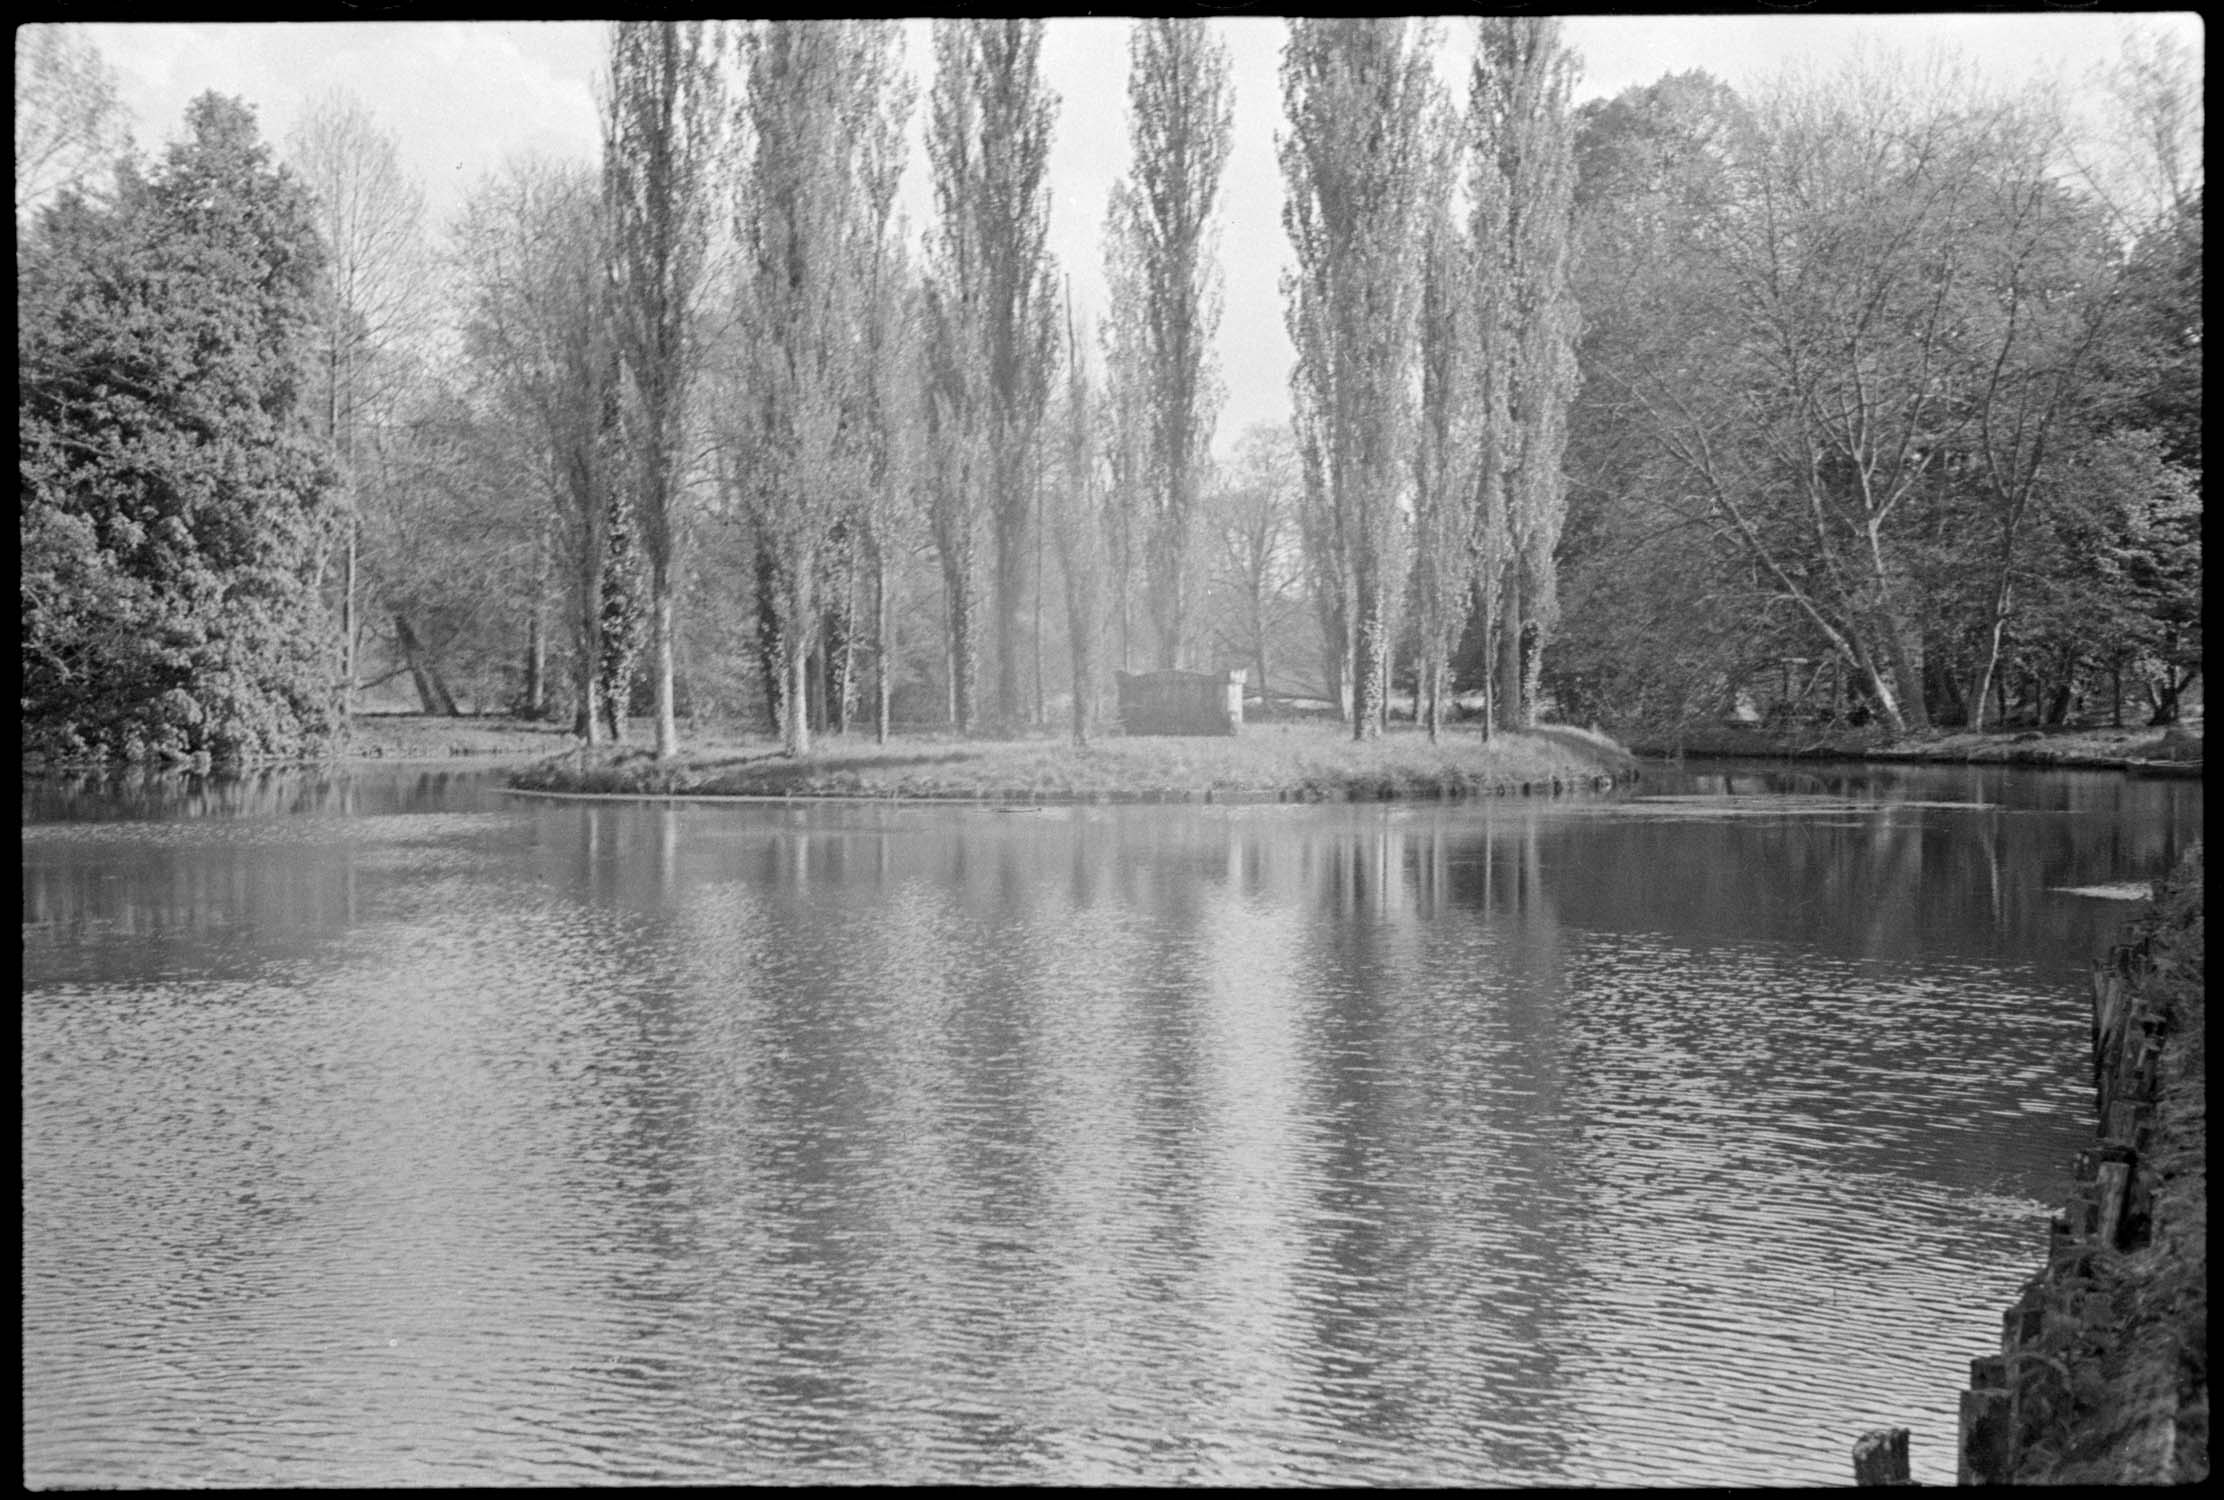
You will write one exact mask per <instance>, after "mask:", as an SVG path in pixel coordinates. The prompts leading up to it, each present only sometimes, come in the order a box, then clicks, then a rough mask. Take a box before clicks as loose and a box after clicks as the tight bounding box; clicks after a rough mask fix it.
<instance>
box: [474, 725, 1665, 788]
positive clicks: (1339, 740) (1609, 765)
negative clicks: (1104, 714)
mask: <svg viewBox="0 0 2224 1500" xmlns="http://www.w3.org/2000/svg"><path fill="white" fill-rule="evenodd" d="M1635 766H1636V761H1635V758H1634V757H1632V756H1631V755H1630V754H1629V753H1628V752H1627V751H1626V750H1624V749H1622V747H1621V746H1619V745H1617V744H1615V743H1614V742H1613V741H1611V740H1609V739H1607V738H1605V737H1604V736H1603V735H1594V734H1592V733H1590V732H1588V731H1586V730H1580V729H1565V728H1559V727H1540V728H1538V729H1534V730H1530V731H1526V732H1524V733H1519V734H1501V735H1498V736H1496V737H1495V738H1493V739H1492V740H1490V741H1488V742H1487V743H1486V742H1485V741H1484V740H1483V739H1482V738H1481V737H1480V735H1478V734H1476V733H1474V732H1473V731H1467V732H1453V731H1450V730H1447V731H1446V732H1445V733H1444V734H1443V735H1442V736H1441V737H1440V738H1439V739H1438V740H1437V741H1435V742H1434V743H1431V742H1430V740H1429V739H1428V737H1427V736H1426V735H1425V734H1422V733H1421V732H1419V731H1418V730H1414V729H1410V728H1407V729H1399V728H1396V727H1393V729H1392V730H1391V732H1390V733H1388V734H1385V735H1383V736H1381V737H1380V738H1378V739H1373V740H1366V741H1355V740H1353V739H1352V738H1351V737H1350V735H1349V734H1348V733H1347V732H1344V731H1342V730H1340V729H1338V728H1337V727H1336V726H1334V725H1328V724H1262V725H1247V726H1245V728H1244V730H1243V732H1242V733H1241V734H1240V735H1236V736H1233V737H1230V738H1224V739H1222V738H1195V739H1192V738H1175V737H1163V736H1132V737H1130V736H1107V737H1104V738H1100V739H1096V740H1092V741H1091V742H1090V743H1089V744H1087V745H1076V744H1073V743H1071V742H1070V741H1067V740H1064V739H1057V738H1050V737H1041V738H1028V739H1002V740H973V739H961V738H958V737H955V736H947V735H914V736H904V737H901V738H898V739H894V740H891V742H890V743H889V744H887V745H876V744H874V743H873V741H872V740H871V738H870V737H869V736H846V737H845V736H832V737H827V738H823V739H821V740H819V741H818V742H817V745H816V747H815V748H814V750H813V752H812V753H811V754H810V755H808V756H805V757H801V758H790V757H788V756H785V755H783V754H781V753H780V750H779V748H778V747H777V746H776V745H773V744H770V743H767V742H761V741H760V742H746V743H736V742H734V741H732V740H727V741H723V742H721V741H718V740H710V741H707V742H705V743H703V744H700V745H698V746H696V747H694V748H691V749H688V750H686V751H684V752H683V753H682V754H681V755H679V756H677V757H675V758H673V759H672V760H670V761H658V760H656V759H655V758H654V757H653V756H651V755H649V754H648V753H647V751H646V750H645V749H640V748H633V749H623V748H621V749H617V750H610V749H603V750H599V751H579V750H575V751H572V752H569V753H566V754H564V755H560V756H556V757H553V758H551V759H549V760H546V761H543V762H542V763H540V764H539V765H536V766H533V767H531V768H529V769H528V770H525V771H522V772H520V773H518V774H517V775H516V776H515V777H513V778H512V781H511V784H512V785H513V786H516V787H518V788H520V789H523V790H532V791H554V792H574V793H580V792H588V793H607V794H619V795H637V796H758V797H767V796H769V797H888V798H926V799H983V800H994V801H1022V802H1025V801H1044V802H1051V801H1167V802H1171V801H1188V800H1201V799H1204V798H1208V797H1209V798H1213V799H1224V800H1240V799H1262V800H1269V799H1282V800H1292V801H1323V800H1345V799H1374V798H1392V797H1461V796H1479V795H1492V794H1506V793H1520V792H1523V791H1528V792H1550V791H1552V790H1554V789H1555V786H1556V785H1557V786H1558V787H1559V788H1562V789H1568V788H1574V787H1583V786H1590V785H1594V784H1596V783H1597V782H1599V781H1600V780H1602V779H1604V778H1609V777H1613V776H1617V775H1623V774H1626V773H1628V772H1629V771H1631V770H1633V769H1634V768H1635Z"/></svg>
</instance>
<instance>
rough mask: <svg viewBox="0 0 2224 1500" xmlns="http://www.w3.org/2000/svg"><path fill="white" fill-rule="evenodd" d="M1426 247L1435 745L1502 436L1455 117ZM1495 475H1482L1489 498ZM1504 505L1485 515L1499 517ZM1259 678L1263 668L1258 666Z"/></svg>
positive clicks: (1425, 676)
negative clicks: (1461, 205)
mask: <svg viewBox="0 0 2224 1500" xmlns="http://www.w3.org/2000/svg"><path fill="white" fill-rule="evenodd" d="M1430 139H1431V145H1432V161H1431V164H1430V171H1431V181H1430V184H1429V187H1428V189H1427V201H1428V203H1429V205H1430V207H1429V210H1428V229H1427V235H1428V239H1427V244H1426V247H1425V249H1424V251H1423V255H1424V260H1423V267H1422V284H1421V334H1420V337H1421V347H1420V366H1421V408H1420V419H1419V424H1418V431H1417V440H1416V442H1415V443H1414V449H1413V577H1412V580H1411V583H1410V585H1409V592H1410V594H1411V597H1412V600H1413V624H1414V634H1415V641H1416V647H1417V655H1418V660H1417V662H1416V670H1417V671H1418V672H1419V675H1420V687H1419V696H1418V697H1417V699H1416V701H1415V705H1414V707H1415V713H1416V715H1417V716H1418V717H1419V718H1420V719H1421V721H1422V722H1423V724H1425V725H1426V727H1427V729H1428V734H1429V738H1430V739H1432V740H1433V739H1435V738H1436V736H1437V732H1438V730H1439V729H1440V728H1441V727H1442V725H1443V718H1444V707H1443V705H1444V698H1445V695H1446V692H1447V690H1448V688H1449V686H1450V684H1449V681H1448V678H1449V675H1450V659H1451V653H1452V649H1453V647H1454V646H1455V645H1456V644H1457V641H1458V636H1459V629H1460V625H1461V622H1462V620H1463V618H1464V616H1465V613H1466V609H1467V606H1468V604H1469V602H1470V600H1471V598H1472V594H1473V585H1474V581H1475V575H1476V550H1477V545H1478V543H1479V542H1480V541H1481V540H1482V539H1483V538H1482V536H1481V535H1480V534H1479V533H1480V529H1481V528H1480V524H1479V523H1480V522H1481V521H1482V520H1483V518H1484V515H1485V514H1486V512H1485V511H1484V507H1483V504H1482V501H1483V499H1484V496H1483V492H1482V490H1481V485H1482V483H1483V482H1484V478H1485V476H1484V474H1483V465H1482V463H1481V462H1480V455H1479V453H1478V451H1477V449H1478V444H1479V441H1480V439H1482V438H1483V437H1485V436H1486V435H1489V434H1492V433H1494V432H1496V431H1498V430H1501V429H1502V426H1503V412H1502V411H1500V412H1499V413H1498V418H1499V420H1497V421H1493V420H1491V418H1490V416H1489V415H1486V413H1485V412H1484V411H1482V410H1481V409H1480V401H1481V398H1482V394H1483V393H1482V391H1481V389H1480V382H1479V380H1478V378H1477V376H1478V373H1479V372H1478V364H1479V356H1480V354H1481V352H1482V351H1481V348H1480V343H1481V340H1480V339H1479V338H1478V337H1477V328H1478V326H1483V325H1485V322H1486V316H1487V315H1488V314H1489V313H1490V310H1492V309H1494V308H1495V307H1496V295H1497V291H1498V288H1497V286H1496V284H1495V283H1492V284H1490V285H1489V286H1487V287H1484V286H1479V285H1478V279H1477V277H1476V274H1475V270H1476V266H1475V256H1474V252H1473V247H1472V245H1471V243H1470V240H1469V238H1468V235H1467V234H1466V233H1465V232H1464V231H1463V229H1462V227H1461V225H1460V223H1459V221H1458V219H1457V217H1456V216H1455V210H1454V206H1453V204H1454V198H1455V193H1454V188H1455V186H1456V183H1455V172H1456V169H1457V164H1458V160H1459V150H1458V148H1459V135H1458V131H1457V128H1456V125H1455V122H1454V120H1453V117H1452V115H1451V111H1450V110H1449V109H1448V108H1446V109H1440V110H1439V111H1438V112H1437V118H1436V120H1435V121H1434V123H1433V124H1432V126H1431V129H1430ZM1498 478H1499V476H1498V474H1497V471H1496V468H1495V466H1493V468H1492V472H1491V473H1490V475H1489V476H1488V479H1489V482H1490V484H1491V486H1492V498H1493V500H1495V492H1496V486H1497V483H1498ZM1502 511H1503V507H1502V506H1493V508H1492V509H1491V510H1490V511H1489V512H1488V514H1489V515H1491V516H1493V517H1495V516H1497V515H1500V514H1502ZM1262 670H1263V667H1262Z"/></svg>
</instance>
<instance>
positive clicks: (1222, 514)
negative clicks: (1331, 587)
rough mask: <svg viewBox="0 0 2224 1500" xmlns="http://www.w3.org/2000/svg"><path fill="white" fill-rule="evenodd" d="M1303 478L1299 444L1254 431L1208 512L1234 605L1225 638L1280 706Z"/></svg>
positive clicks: (1269, 427) (1219, 578)
mask: <svg viewBox="0 0 2224 1500" xmlns="http://www.w3.org/2000/svg"><path fill="white" fill-rule="evenodd" d="M1302 482H1303V481H1302V478H1301V476H1300V472H1299V464H1298V458H1297V445H1296V442H1295V441H1294V439H1292V437H1291V436H1290V430H1289V428H1287V427H1286V426H1283V425H1282V424H1281V423H1279V422H1261V423H1258V424H1255V425H1254V426H1252V427H1250V428H1247V429H1246V430H1245V431H1244V434H1243V437H1242V439H1241V440H1240V441H1239V442H1238V443H1237V444H1236V456H1235V462H1234V463H1233V464H1232V465H1231V466H1230V467H1229V468H1228V470H1227V471H1226V472H1224V473H1223V474H1222V475H1221V482H1220V484H1219V486H1218V489H1217V493H1216V494H1215V495H1214V497H1213V504H1212V506H1211V507H1210V509H1209V511H1208V521H1209V523H1210V525H1209V537H1210V540H1211V542H1212V543H1213V555H1212V567H1213V573H1214V580H1215V582H1216V583H1217V584H1218V585H1219V591H1220V593H1221V595H1222V597H1223V598H1224V599H1225V600H1226V601H1227V603H1228V606H1229V608H1228V616H1227V618H1228V621H1229V623H1228V626H1227V628H1226V633H1225V636H1224V639H1225V641H1226V644H1227V646H1228V647H1229V649H1230V652H1231V654H1233V655H1237V656H1239V657H1240V658H1241V659H1243V660H1245V661H1248V662H1249V663H1250V666H1251V671H1252V674H1253V676H1254V678H1255V686H1256V687H1257V688H1258V691H1259V697H1260V699H1261V700H1262V701H1264V702H1267V703H1271V702H1272V701H1273V685H1272V682H1271V681H1270V679H1269V678H1268V676H1267V669H1268V667H1269V666H1270V665H1271V664H1272V660H1273V659H1274V658H1275V648H1276V643H1277V642H1278V641H1279V639H1280V637H1281V635H1282V632H1281V630H1280V629H1279V628H1278V626H1279V625H1280V623H1281V618H1282V616H1283V614H1284V613H1285V611H1286V609H1287V607H1288V605H1289V604H1290V593H1291V590H1292V589H1293V588H1294V586H1295V585H1296V582H1297V579H1296V577H1295V576H1294V575H1295V572H1296V569H1295V568H1294V567H1293V562H1294V557H1293V554H1294V552H1295V550H1296V545H1295V544H1296V519H1297V507H1298V498H1299V494H1300V486H1301V484H1302Z"/></svg>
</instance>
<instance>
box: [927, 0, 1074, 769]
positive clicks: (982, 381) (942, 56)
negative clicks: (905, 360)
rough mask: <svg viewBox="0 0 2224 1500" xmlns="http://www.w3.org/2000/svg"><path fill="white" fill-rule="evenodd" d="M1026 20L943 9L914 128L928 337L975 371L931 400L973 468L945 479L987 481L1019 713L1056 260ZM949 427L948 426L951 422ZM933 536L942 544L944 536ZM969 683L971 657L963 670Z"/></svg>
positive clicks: (966, 717) (952, 545)
mask: <svg viewBox="0 0 2224 1500" xmlns="http://www.w3.org/2000/svg"><path fill="white" fill-rule="evenodd" d="M1042 36H1043V23H1042V22H1041V21H1039V20H1031V21H1030V20H1014V19H1004V18H996V19H985V18H978V17H973V18H963V19H957V18H945V19H937V20H936V22H935V29H934V47H935V74H934V88H933V94H932V102H931V107H930V110H929V117H928V125H927V158H928V161H929V163H930V165H931V166H932V169H933V176H934V198H935V210H936V215H937V219H938V223H939V227H940V234H939V236H938V238H937V241H936V254H935V261H934V276H935V279H936V292H935V299H934V307H935V327H936V336H937V337H938V338H939V339H941V340H943V341H944V342H945V343H946V344H949V345H950V347H949V348H947V349H946V350H945V351H944V352H943V353H942V355H941V356H939V357H940V360H941V368H942V370H943V372H944V374H945V376H949V375H952V374H953V373H954V372H955V371H956V370H957V369H958V368H959V367H960V366H961V365H970V366H973V367H975V368H974V370H973V375H972V376H971V377H969V378H967V379H964V380H952V379H945V380H944V381H943V382H942V383H941V386H940V395H939V397H938V399H939V400H940V401H941V402H942V404H943V405H944V406H945V407H946V408H947V410H946V412H945V415H944V418H943V422H944V426H943V428H942V431H943V432H944V433H945V436H946V438H947V440H948V441H949V442H952V443H955V444H957V445H958V447H959V448H960V449H963V450H966V451H967V452H968V453H969V454H970V455H971V456H970V457H968V458H966V459H963V460H960V462H959V467H960V468H961V469H968V468H977V470H978V472H977V473H976V474H969V475H968V476H967V477H966V478H965V479H963V480H959V479H956V478H955V477H954V476H953V482H960V483H979V484H982V485H983V486H984V487H985V489H986V492H987V493H986V500H987V519H988V522H989V526H990V529H991V532H992V535H993V543H994V548H995V555H994V586H995V602H994V610H995V616H996V630H995V640H996V713H997V716H998V718H999V719H1001V720H1002V721H1004V722H1005V723H1010V722H1012V721H1014V720H1016V719H1017V718H1018V716H1019V650H1018V635H1019V619H1020V612H1021V609H1022V606H1023V602H1024V595H1025V590H1026V578H1027V556H1028V542H1029V539H1030V535H1031V532H1030V528H1031V525H1032V517H1033V511H1034V505H1035V488H1036V486H1035V468H1036V464H1037V459H1038V455H1037V452H1036V446H1037V440H1038V438H1039V436H1040V429H1041V426H1042V421H1043V414H1044V411H1045V409H1046V406H1047V404H1048V401H1049V398H1050V386H1051V371H1052V367H1053V365H1054V363H1055V361H1056V357H1057V332H1058V330H1057V323H1056V313H1055V302H1054V296H1055V280H1054V277H1055V270H1054V267H1053V264H1052V260H1051V256H1050V252H1049V249H1048V245H1047V238H1048V234H1049V226H1050V186H1049V180H1048V177H1047V175H1046V174H1047V171H1048V167H1049V161H1050V137H1051V127H1052V121H1053V118H1054V116H1055V114H1056V111H1057V106H1058V99H1057V95H1056V94H1054V93H1052V92H1051V91H1050V90H1049V89H1048V88H1047V87H1045V86H1044V84H1043V82H1042V72H1041V61H1042ZM953 424H954V425H953ZM971 503H972V502H970V501H964V502H960V501H957V500H956V499H954V498H952V497H948V496H946V497H945V500H944V505H945V509H946V511H948V512H949V513H948V514H947V515H946V516H945V524H943V525H940V526H939V527H938V530H937V545H938V546H945V545H946V547H947V550H945V554H944V562H943V568H944V573H945V575H946V576H947V577H948V578H949V580H950V586H951V587H952V589H953V594H952V602H951V611H950V613H951V622H952V629H953V632H954V634H953V642H952V655H953V658H954V659H956V660H958V661H959V662H961V663H963V662H966V661H968V660H970V658H971V657H972V656H973V654H974V652H975V650H976V647H975V643H974V642H973V640H972V635H971V632H972V629H973V606H972V603H971V601H970V597H969V596H970V594H971V591H972V588H973V585H972V583H971V581H970V577H969V576H960V575H961V573H963V572H964V571H965V570H969V569H970V567H971V554H970V548H971V546H972V542H971V540H970V538H969V537H961V536H960V535H959V531H958V528H957V522H958V520H959V517H958V516H957V515H956V513H955V510H954V509H953V507H959V506H962V505H969V504H971ZM945 536H946V538H947V541H946V543H945ZM963 670H964V672H965V673H966V681H967V684H968V686H969V685H970V671H971V668H970V667H965V668H964V669H963ZM958 697H959V703H958V716H959V724H960V727H967V726H969V725H970V724H971V722H972V713H973V706H972V703H971V700H970V695H969V693H968V692H966V691H962V690H961V691H960V692H959V694H958Z"/></svg>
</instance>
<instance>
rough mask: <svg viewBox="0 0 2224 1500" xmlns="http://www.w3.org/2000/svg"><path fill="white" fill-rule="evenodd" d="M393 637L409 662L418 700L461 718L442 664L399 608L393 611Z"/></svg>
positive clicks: (429, 710) (425, 706)
mask: <svg viewBox="0 0 2224 1500" xmlns="http://www.w3.org/2000/svg"><path fill="white" fill-rule="evenodd" d="M394 640H395V642H396V643H397V644H399V645H400V646H401V648H402V660H403V661H405V662H407V663H408V664H409V678H410V681H411V682H413V683H415V684H416V686H417V702H418V703H419V705H421V706H422V707H423V709H424V711H425V712H426V713H428V714H439V715H442V716H443V717H446V718H450V719H454V718H460V717H461V715H460V714H459V713H458V712H457V711H456V700H455V698H454V697H453V696H452V695H451V694H450V693H449V691H448V684H447V683H445V682H443V681H441V680H440V668H439V667H438V666H436V665H435V664H434V663H433V662H432V660H431V659H430V658H428V657H427V656H426V655H425V649H424V646H423V644H422V643H421V642H420V641H419V640H418V639H417V632H416V631H414V630H412V629H410V626H409V620H408V619H407V617H405V616H404V615H402V614H401V613H400V612H398V611H397V612H396V613H395V615H394Z"/></svg>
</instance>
